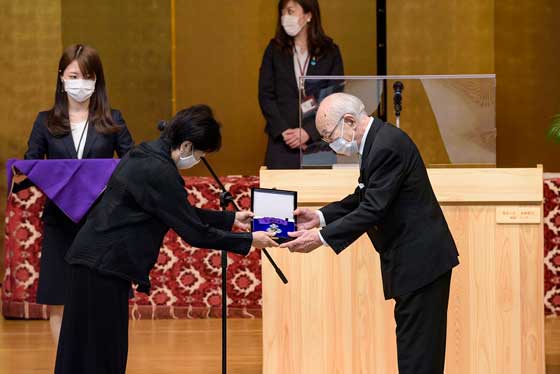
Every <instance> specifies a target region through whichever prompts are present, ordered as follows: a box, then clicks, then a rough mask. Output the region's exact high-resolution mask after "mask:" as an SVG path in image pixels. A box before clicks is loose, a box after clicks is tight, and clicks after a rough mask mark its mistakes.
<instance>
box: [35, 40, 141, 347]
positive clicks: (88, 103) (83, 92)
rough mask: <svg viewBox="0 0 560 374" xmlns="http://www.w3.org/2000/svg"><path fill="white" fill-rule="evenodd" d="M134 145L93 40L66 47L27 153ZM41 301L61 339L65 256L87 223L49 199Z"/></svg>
mask: <svg viewBox="0 0 560 374" xmlns="http://www.w3.org/2000/svg"><path fill="white" fill-rule="evenodd" d="M132 146H133V141H132V137H131V136H130V133H129V132H128V129H127V127H126V124H125V122H124V119H123V118H122V116H121V113H120V112H119V111H118V110H113V109H111V107H110V105H109V99H108V97H107V90H106V88H105V76H104V74H103V67H102V65H101V59H100V57H99V55H98V53H97V51H96V50H95V49H93V48H92V47H90V46H87V45H82V44H76V45H72V46H70V47H68V48H67V49H66V50H65V51H64V53H63V54H62V57H61V58H60V61H59V64H58V73H57V78H56V92H55V100H54V105H53V107H52V108H51V109H50V110H48V111H45V112H40V113H39V114H38V116H37V119H36V120H35V123H34V124H33V129H32V130H31V135H30V136H29V141H28V149H27V152H25V159H26V160H31V159H44V158H47V159H61V158H64V159H68V158H78V159H81V158H113V156H114V154H115V153H116V154H117V155H118V156H119V157H122V156H124V155H125V154H126V153H127V152H128V151H129V150H130V149H131V148H132ZM42 219H43V223H44V229H43V246H42V252H41V268H40V272H39V286H38V290H37V302H38V303H40V304H47V305H49V306H50V308H49V310H50V325H51V331H52V336H53V338H54V340H55V342H56V344H58V336H59V333H60V324H61V321H62V315H63V312H64V304H65V294H66V284H67V282H68V278H67V275H68V273H69V268H70V267H69V265H68V264H67V263H66V262H65V261H64V256H65V255H66V252H67V250H68V248H69V247H70V244H71V243H72V241H73V240H74V237H75V236H76V234H77V232H78V230H79V228H80V227H81V225H82V224H83V222H80V223H77V224H76V223H74V222H73V221H71V220H70V219H69V218H68V217H67V216H66V215H65V214H64V213H63V212H62V211H61V210H60V209H59V208H58V207H57V206H56V205H54V204H53V203H52V202H51V201H47V203H46V205H45V209H44V211H43V217H42Z"/></svg>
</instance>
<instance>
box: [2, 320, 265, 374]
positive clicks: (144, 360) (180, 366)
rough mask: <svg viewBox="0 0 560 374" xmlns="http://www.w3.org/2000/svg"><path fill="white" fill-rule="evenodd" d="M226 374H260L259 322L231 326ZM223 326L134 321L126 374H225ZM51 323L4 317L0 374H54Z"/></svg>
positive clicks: (209, 322)
mask: <svg viewBox="0 0 560 374" xmlns="http://www.w3.org/2000/svg"><path fill="white" fill-rule="evenodd" d="M228 328H229V335H228V339H229V341H228V350H229V352H228V357H229V360H228V373H231V374H261V373H262V343H261V342H262V328H261V320H260V319H259V320H246V319H232V320H230V321H229V327H228ZM220 329H221V320H219V319H206V320H178V321H173V320H157V321H149V320H143V321H131V324H130V330H129V331H130V345H129V354H128V366H127V367H128V370H127V374H183V373H197V374H216V373H220V372H221V330H220ZM54 357H55V349H54V347H53V343H52V340H51V336H50V329H49V325H48V322H47V321H6V320H4V319H3V318H2V317H0V374H51V373H52V372H53V368H54Z"/></svg>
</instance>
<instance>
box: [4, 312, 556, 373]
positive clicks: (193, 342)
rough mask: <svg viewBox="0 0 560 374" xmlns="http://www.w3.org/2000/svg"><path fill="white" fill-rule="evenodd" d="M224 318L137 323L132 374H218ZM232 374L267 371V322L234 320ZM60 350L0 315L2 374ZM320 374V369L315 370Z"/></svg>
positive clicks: (40, 332) (34, 326) (39, 327)
mask: <svg viewBox="0 0 560 374" xmlns="http://www.w3.org/2000/svg"><path fill="white" fill-rule="evenodd" d="M220 327H221V321H220V320H219V319H207V320H180V321H171V320H158V321H131V324H130V348H129V355H128V370H127V374H186V373H196V374H216V373H220V370H221V361H220V357H221V356H220V354H221V351H220V350H221V345H220V339H221V332H220ZM228 339H229V342H228V343H229V344H228V349H229V361H228V363H229V366H228V373H231V374H253V373H254V374H261V372H262V347H261V339H262V325H261V320H242V319H232V320H230V321H229V337H228ZM54 355H55V349H54V347H53V345H52V342H51V337H50V330H49V325H48V322H47V321H6V320H4V319H3V318H2V317H0V374H47V373H48V374H50V373H52V372H53V361H54ZM546 359H547V374H560V318H559V319H547V320H546ZM313 374H315V373H313Z"/></svg>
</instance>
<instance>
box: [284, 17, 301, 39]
mask: <svg viewBox="0 0 560 374" xmlns="http://www.w3.org/2000/svg"><path fill="white" fill-rule="evenodd" d="M281 22H282V27H283V28H284V31H286V34H288V35H289V36H291V37H294V36H296V35H297V34H299V32H300V31H301V29H303V26H304V25H305V24H302V25H300V24H299V17H298V16H291V15H289V14H286V15H283V16H282V18H281Z"/></svg>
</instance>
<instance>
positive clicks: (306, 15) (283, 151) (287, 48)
mask: <svg viewBox="0 0 560 374" xmlns="http://www.w3.org/2000/svg"><path fill="white" fill-rule="evenodd" d="M343 74H344V69H343V64H342V57H341V54H340V51H339V49H338V46H337V45H336V44H335V43H334V42H333V40H332V39H331V38H330V37H328V36H327V35H326V34H325V32H324V31H323V26H322V25H321V13H320V10H319V3H318V2H317V0H280V1H279V2H278V23H277V26H276V35H275V37H274V39H272V40H271V41H270V43H269V44H268V47H267V48H266V51H265V52H264V57H263V60H262V64H261V68H260V76H259V102H260V106H261V110H262V113H263V115H264V118H265V119H266V127H265V131H266V133H267V135H268V146H267V150H266V156H265V165H266V166H267V167H268V168H269V169H298V168H299V167H300V147H302V148H306V147H308V146H310V145H311V144H312V143H314V142H319V141H320V136H319V134H318V133H317V130H316V129H315V121H314V112H315V109H316V104H317V101H318V100H319V99H320V93H321V90H322V89H325V88H327V87H328V86H329V85H332V84H334V82H332V81H328V80H316V81H312V80H308V81H306V82H305V85H304V87H300V82H299V80H300V77H301V76H304V75H307V76H309V75H343ZM300 94H301V97H302V104H303V105H302V106H301V108H300V101H299V97H300ZM300 110H301V111H302V114H303V116H304V117H305V121H304V123H303V126H302V127H303V128H302V129H300V127H299V115H300V113H299V111H300Z"/></svg>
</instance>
